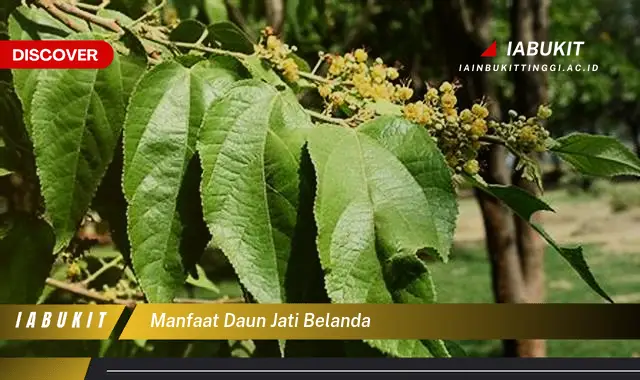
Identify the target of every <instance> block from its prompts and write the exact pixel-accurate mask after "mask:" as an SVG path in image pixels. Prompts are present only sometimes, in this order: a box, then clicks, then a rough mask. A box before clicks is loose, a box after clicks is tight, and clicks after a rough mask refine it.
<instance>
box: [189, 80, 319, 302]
mask: <svg viewBox="0 0 640 380" xmlns="http://www.w3.org/2000/svg"><path fill="white" fill-rule="evenodd" d="M311 127H312V124H311V121H310V119H309V117H308V116H307V115H306V113H305V112H304V110H303V109H302V107H301V106H300V105H299V104H298V103H297V101H296V99H295V97H294V96H293V94H292V93H291V92H290V91H281V92H279V91H278V90H276V89H275V88H274V87H272V86H270V85H268V84H266V83H264V82H261V81H259V80H248V81H243V82H241V83H239V84H238V85H237V86H234V87H233V89H231V90H230V91H229V92H228V93H227V94H226V95H225V96H224V97H222V98H221V99H220V100H218V101H217V102H216V103H214V104H213V105H212V107H211V108H210V109H209V111H208V112H207V116H206V118H205V121H204V123H203V127H202V130H201V134H200V138H199V142H198V152H199V154H200V157H201V159H202V166H203V176H202V186H201V192H202V198H203V208H204V217H205V221H206V222H207V225H208V226H209V230H210V231H211V234H212V235H213V240H212V241H213V243H214V244H215V245H216V246H217V247H219V248H220V249H222V251H223V252H224V253H225V255H226V256H227V257H228V258H229V261H230V262H231V264H232V265H233V267H234V268H235V271H236V273H237V274H238V277H239V278H240V281H241V282H242V283H243V284H244V286H245V287H246V288H247V290H248V291H249V292H250V293H251V294H252V295H253V297H254V298H255V299H256V300H257V301H258V302H261V303H281V302H285V301H286V296H285V290H284V280H285V273H286V271H287V266H288V262H289V257H290V249H291V238H292V236H293V234H294V228H295V225H296V215H297V208H298V192H299V189H298V184H299V178H298V169H299V165H300V164H299V160H300V154H301V149H302V146H303V144H304V139H305V134H306V132H307V131H308V130H309V129H310V128H311Z"/></svg>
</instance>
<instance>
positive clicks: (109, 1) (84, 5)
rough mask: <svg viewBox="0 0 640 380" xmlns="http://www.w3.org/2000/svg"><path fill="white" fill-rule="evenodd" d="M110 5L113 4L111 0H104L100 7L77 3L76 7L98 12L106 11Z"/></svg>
mask: <svg viewBox="0 0 640 380" xmlns="http://www.w3.org/2000/svg"><path fill="white" fill-rule="evenodd" d="M109 3H111V0H102V3H100V4H98V5H93V4H87V3H76V7H78V8H82V9H88V10H90V11H94V12H97V11H101V10H103V9H105V8H106V7H107V5H109Z"/></svg>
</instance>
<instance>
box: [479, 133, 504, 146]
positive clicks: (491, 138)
mask: <svg viewBox="0 0 640 380" xmlns="http://www.w3.org/2000/svg"><path fill="white" fill-rule="evenodd" d="M478 140H479V141H482V142H486V143H489V144H496V145H503V146H506V145H507V144H506V143H505V142H504V140H502V139H501V138H500V137H497V136H491V135H485V136H482V137H480V138H479V139H478Z"/></svg>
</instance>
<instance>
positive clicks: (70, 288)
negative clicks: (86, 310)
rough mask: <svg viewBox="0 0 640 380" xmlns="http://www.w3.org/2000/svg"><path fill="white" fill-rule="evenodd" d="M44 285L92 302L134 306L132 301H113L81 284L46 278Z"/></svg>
mask: <svg viewBox="0 0 640 380" xmlns="http://www.w3.org/2000/svg"><path fill="white" fill-rule="evenodd" d="M46 284H47V285H49V286H53V287H54V288H57V289H62V290H65V291H67V292H70V293H74V294H77V295H79V296H82V297H85V298H89V299H92V300H94V301H98V302H102V303H112V304H116V305H124V306H127V307H134V306H135V305H136V301H134V300H122V299H119V298H115V299H114V298H110V297H107V296H105V295H104V294H102V293H100V292H97V291H95V290H91V289H87V288H86V287H84V286H83V285H82V284H76V283H69V282H64V281H60V280H56V279H54V278H47V280H46Z"/></svg>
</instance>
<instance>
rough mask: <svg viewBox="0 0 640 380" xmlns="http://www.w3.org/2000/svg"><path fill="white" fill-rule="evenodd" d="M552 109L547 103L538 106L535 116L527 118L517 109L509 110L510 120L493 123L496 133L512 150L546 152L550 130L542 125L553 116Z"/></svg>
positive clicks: (524, 152)
mask: <svg viewBox="0 0 640 380" xmlns="http://www.w3.org/2000/svg"><path fill="white" fill-rule="evenodd" d="M551 113H552V112H551V109H550V108H549V107H547V106H545V105H541V106H540V107H538V112H537V114H536V116H535V117H529V118H526V117H525V116H523V115H518V113H517V112H516V111H513V110H511V111H509V117H510V120H509V122H503V123H497V122H494V123H492V125H491V126H492V128H493V129H494V131H495V132H494V133H495V134H496V135H497V136H498V137H500V138H502V139H503V140H504V141H505V142H506V143H507V146H509V147H510V148H511V149H512V150H515V151H517V152H521V153H523V154H529V153H532V152H544V151H545V150H546V149H547V146H546V141H547V139H548V138H549V131H547V130H546V129H545V128H544V126H543V125H542V124H543V123H544V121H545V120H546V119H548V118H549V117H550V116H551Z"/></svg>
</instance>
